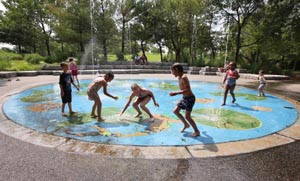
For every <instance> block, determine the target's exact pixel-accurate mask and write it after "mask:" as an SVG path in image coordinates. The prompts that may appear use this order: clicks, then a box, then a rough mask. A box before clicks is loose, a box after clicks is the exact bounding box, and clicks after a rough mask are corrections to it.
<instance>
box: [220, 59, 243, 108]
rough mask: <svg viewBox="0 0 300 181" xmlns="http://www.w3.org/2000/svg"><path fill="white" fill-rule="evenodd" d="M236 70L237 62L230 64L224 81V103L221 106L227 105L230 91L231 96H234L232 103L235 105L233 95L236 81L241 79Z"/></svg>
mask: <svg viewBox="0 0 300 181" xmlns="http://www.w3.org/2000/svg"><path fill="white" fill-rule="evenodd" d="M235 69H236V63H235V62H230V63H229V65H228V70H227V71H226V74H225V77H224V79H223V84H224V88H225V91H224V102H223V104H221V105H222V106H224V105H226V99H227V94H228V91H230V94H231V96H232V103H235V101H236V99H235V95H234V93H233V91H234V88H235V85H236V80H237V79H238V78H239V77H240V75H239V73H238V71H236V70H235Z"/></svg>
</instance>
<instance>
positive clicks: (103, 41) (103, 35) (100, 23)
mask: <svg viewBox="0 0 300 181" xmlns="http://www.w3.org/2000/svg"><path fill="white" fill-rule="evenodd" d="M115 11H116V4H115V3H113V2H112V1H110V0H101V1H98V2H96V3H95V10H94V19H95V22H94V23H95V34H96V37H97V39H98V41H99V42H100V45H101V46H102V53H103V59H102V60H103V61H107V55H108V50H107V48H108V41H109V40H110V38H111V37H112V36H113V35H115V34H117V28H116V24H115V21H114V19H113V18H112V17H113V16H114V13H115Z"/></svg>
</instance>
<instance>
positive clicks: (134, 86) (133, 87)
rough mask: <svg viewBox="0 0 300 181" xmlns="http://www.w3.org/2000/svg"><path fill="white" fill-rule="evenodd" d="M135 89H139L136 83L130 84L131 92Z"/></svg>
mask: <svg viewBox="0 0 300 181" xmlns="http://www.w3.org/2000/svg"><path fill="white" fill-rule="evenodd" d="M137 88H141V87H140V86H139V85H138V84H137V83H133V84H131V90H135V89H137Z"/></svg>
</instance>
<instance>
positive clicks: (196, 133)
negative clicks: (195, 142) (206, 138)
mask: <svg viewBox="0 0 300 181" xmlns="http://www.w3.org/2000/svg"><path fill="white" fill-rule="evenodd" d="M197 136H200V132H199V131H196V132H194V133H193V134H191V137H197Z"/></svg>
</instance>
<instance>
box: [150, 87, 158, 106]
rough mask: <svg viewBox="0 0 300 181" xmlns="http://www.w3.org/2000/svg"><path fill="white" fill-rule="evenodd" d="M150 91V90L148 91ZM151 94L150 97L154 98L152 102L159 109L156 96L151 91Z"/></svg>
mask: <svg viewBox="0 0 300 181" xmlns="http://www.w3.org/2000/svg"><path fill="white" fill-rule="evenodd" d="M148 91H149V90H148ZM149 94H150V96H151V97H152V100H153V103H154V105H155V106H157V107H159V104H158V103H157V102H156V101H155V97H154V94H153V93H152V92H151V91H149Z"/></svg>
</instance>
